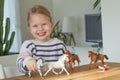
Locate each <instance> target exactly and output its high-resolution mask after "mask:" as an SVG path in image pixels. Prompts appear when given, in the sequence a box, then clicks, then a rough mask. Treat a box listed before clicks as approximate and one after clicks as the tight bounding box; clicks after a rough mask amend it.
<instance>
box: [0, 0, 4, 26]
mask: <svg viewBox="0 0 120 80" xmlns="http://www.w3.org/2000/svg"><path fill="white" fill-rule="evenodd" d="M3 17H4V0H0V25H2V24H3Z"/></svg>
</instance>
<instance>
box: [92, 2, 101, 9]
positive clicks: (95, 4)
mask: <svg viewBox="0 0 120 80" xmlns="http://www.w3.org/2000/svg"><path fill="white" fill-rule="evenodd" d="M98 4H100V0H96V1H95V3H94V4H93V9H95V8H96V7H97V6H98Z"/></svg>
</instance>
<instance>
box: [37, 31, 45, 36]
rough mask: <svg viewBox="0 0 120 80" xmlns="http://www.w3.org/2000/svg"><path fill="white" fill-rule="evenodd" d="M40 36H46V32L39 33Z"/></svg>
mask: <svg viewBox="0 0 120 80" xmlns="http://www.w3.org/2000/svg"><path fill="white" fill-rule="evenodd" d="M37 35H38V36H45V35H46V32H41V33H37Z"/></svg>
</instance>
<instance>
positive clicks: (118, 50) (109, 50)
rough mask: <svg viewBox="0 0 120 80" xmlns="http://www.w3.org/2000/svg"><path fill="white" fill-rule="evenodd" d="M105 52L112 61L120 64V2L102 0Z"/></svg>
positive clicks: (118, 0)
mask: <svg viewBox="0 0 120 80" xmlns="http://www.w3.org/2000/svg"><path fill="white" fill-rule="evenodd" d="M101 1H102V3H101V6H102V27H103V43H104V44H103V51H104V53H106V54H108V56H109V57H110V61H112V62H113V61H114V62H120V10H119V9H120V0H101Z"/></svg>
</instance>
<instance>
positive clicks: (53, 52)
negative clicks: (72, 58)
mask: <svg viewBox="0 0 120 80" xmlns="http://www.w3.org/2000/svg"><path fill="white" fill-rule="evenodd" d="M65 49H66V47H65V45H64V43H63V42H62V41H61V40H59V39H57V38H54V39H51V40H49V41H48V42H38V41H36V40H26V41H24V43H23V44H22V47H21V49H20V54H19V55H24V54H22V53H27V54H28V55H30V57H33V58H36V59H38V58H39V57H42V58H43V59H44V60H45V62H53V61H57V60H58V58H59V56H61V55H62V54H63V51H64V50H65ZM27 57H28V56H19V57H18V58H17V66H18V69H19V70H20V71H21V72H24V73H26V72H27V69H26V67H25V66H24V65H23V63H24V60H25V58H27Z"/></svg>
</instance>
